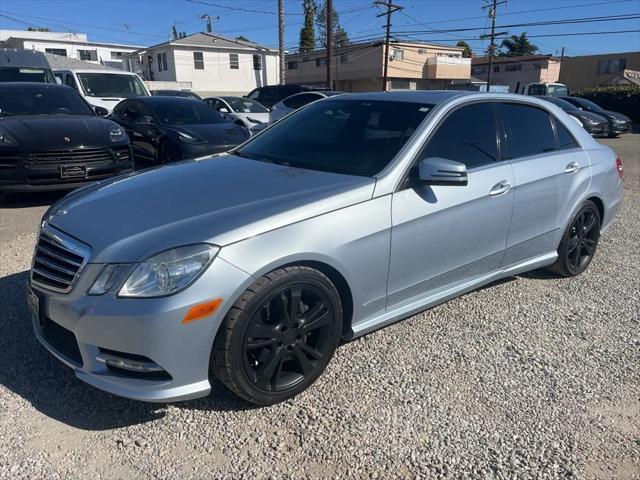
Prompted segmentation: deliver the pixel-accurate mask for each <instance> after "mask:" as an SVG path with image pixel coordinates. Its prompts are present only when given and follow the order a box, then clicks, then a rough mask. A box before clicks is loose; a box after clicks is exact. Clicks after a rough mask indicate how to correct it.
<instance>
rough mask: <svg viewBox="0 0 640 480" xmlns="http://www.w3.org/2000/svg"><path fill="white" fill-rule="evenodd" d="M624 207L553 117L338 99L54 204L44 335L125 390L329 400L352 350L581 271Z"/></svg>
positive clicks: (74, 364)
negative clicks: (340, 362) (325, 375)
mask: <svg viewBox="0 0 640 480" xmlns="http://www.w3.org/2000/svg"><path fill="white" fill-rule="evenodd" d="M621 201H622V165H621V163H620V161H619V160H618V159H617V158H616V155H615V154H614V152H613V151H612V150H611V149H610V148H608V147H606V146H602V145H600V144H598V143H597V142H596V141H595V140H593V139H592V138H591V136H590V135H589V134H588V133H587V132H586V131H585V130H584V129H582V128H581V127H580V126H578V125H576V123H575V122H574V121H573V120H571V118H570V117H569V116H568V115H567V114H566V113H564V112H563V111H562V110H561V109H559V108H557V107H556V106H554V105H553V104H551V103H549V102H545V101H543V100H539V99H534V98H531V97H525V96H516V95H509V94H504V95H503V94H473V93H468V92H437V91H430V92H394V93H370V94H353V95H348V96H344V97H335V98H328V99H325V100H321V101H318V102H314V103H312V104H310V105H308V106H306V107H304V108H302V109H300V110H299V111H298V112H296V113H294V114H292V115H290V116H288V117H287V118H285V119H283V120H282V121H280V122H278V123H277V124H276V125H273V126H272V127H270V128H269V129H268V130H267V131H265V132H263V133H261V134H259V135H256V136H255V137H253V138H252V139H250V140H248V141H247V142H246V143H245V144H243V145H241V146H240V147H238V148H237V149H236V150H234V151H232V152H230V153H228V154H221V155H218V156H214V157H210V158H206V159H199V160H193V161H187V162H182V163H179V164H172V165H168V166H164V167H162V168H159V169H156V170H147V171H143V172H139V173H137V174H132V175H129V176H125V177H119V178H116V179H114V180H111V181H105V182H102V183H99V184H97V185H95V186H92V187H87V188H85V189H82V190H79V191H76V192H74V193H71V194H70V195H68V196H67V197H65V198H64V199H62V200H61V201H60V202H58V203H57V204H55V205H54V206H52V207H51V208H50V210H49V211H48V212H47V213H46V214H45V216H44V218H43V222H42V227H41V230H40V233H39V239H38V244H37V247H36V250H35V255H34V260H33V268H32V271H31V277H30V281H29V295H28V298H29V303H30V307H31V312H32V317H33V327H34V329H35V333H36V336H37V337H38V339H39V340H40V341H41V342H42V343H43V344H44V345H45V347H46V348H47V349H49V351H50V352H51V353H52V354H53V355H55V356H56V357H58V358H59V359H60V360H61V361H63V362H64V363H66V364H67V365H68V366H70V367H71V368H73V369H74V370H75V374H76V375H77V377H78V378H80V379H81V380H83V381H85V382H87V383H89V384H91V385H94V386H95V387H98V388H100V389H103V390H106V391H108V392H111V393H114V394H116V395H121V396H125V397H129V398H133V399H139V400H145V401H162V402H165V401H175V400H184V399H190V398H195V397H200V396H204V395H207V394H208V393H209V392H210V388H211V387H210V380H209V379H210V374H211V373H212V374H214V375H215V376H216V377H217V378H218V379H220V380H221V381H222V382H223V383H224V384H225V385H226V386H227V387H228V388H229V389H230V390H231V391H233V392H235V393H236V394H237V395H238V396H240V397H242V398H243V399H245V400H247V401H249V402H253V403H256V404H262V405H266V404H272V403H275V402H279V401H282V400H285V399H288V398H291V397H292V396H294V395H296V394H298V393H299V392H301V391H302V390H304V389H305V388H307V387H308V386H309V385H311V384H312V383H313V382H314V381H315V379H316V378H317V377H318V376H319V375H320V374H321V373H322V371H323V370H324V368H325V367H326V365H327V363H328V362H329V360H330V358H331V357H332V355H333V353H334V351H335V349H336V347H337V346H338V344H339V342H340V341H341V340H350V339H353V338H355V337H358V336H361V335H364V334H366V333H368V332H371V331H373V330H375V329H378V328H380V327H383V326H385V325H389V324H390V323H393V322H396V321H398V320H400V319H402V318H406V317H408V316H410V315H413V314H415V313H417V312H419V311H422V310H424V309H426V308H429V307H431V306H433V305H436V304H438V303H441V302H444V301H446V300H448V299H451V298H453V297H456V296H458V295H461V294H463V293H465V292H469V291H470V290H473V289H476V288H478V287H480V286H482V285H486V284H488V283H490V282H493V281H495V280H497V279H500V278H503V277H507V276H512V275H515V274H518V273H521V272H525V271H528V270H533V269H537V268H541V267H548V268H550V269H551V270H552V271H554V272H556V273H557V274H558V275H561V276H566V277H570V276H574V275H578V274H580V273H582V272H583V271H584V270H585V269H586V268H587V266H588V265H589V263H590V262H591V259H592V258H593V256H594V254H595V252H596V247H597V245H598V239H599V236H600V234H601V232H603V231H604V230H606V229H607V228H608V227H609V226H610V225H611V223H612V221H613V219H614V216H615V215H616V212H617V211H618V209H619V208H620V205H621ZM344 374H345V375H348V373H347V372H344Z"/></svg>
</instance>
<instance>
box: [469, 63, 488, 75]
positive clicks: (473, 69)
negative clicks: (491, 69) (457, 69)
mask: <svg viewBox="0 0 640 480" xmlns="http://www.w3.org/2000/svg"><path fill="white" fill-rule="evenodd" d="M485 73H487V67H485V66H484V65H483V66H481V67H471V75H484V74H485Z"/></svg>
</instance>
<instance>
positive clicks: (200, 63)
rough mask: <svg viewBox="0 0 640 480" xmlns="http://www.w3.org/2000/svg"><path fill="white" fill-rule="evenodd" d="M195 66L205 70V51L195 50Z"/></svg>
mask: <svg viewBox="0 0 640 480" xmlns="http://www.w3.org/2000/svg"><path fill="white" fill-rule="evenodd" d="M193 68H195V69H196V70H204V53H202V52H193Z"/></svg>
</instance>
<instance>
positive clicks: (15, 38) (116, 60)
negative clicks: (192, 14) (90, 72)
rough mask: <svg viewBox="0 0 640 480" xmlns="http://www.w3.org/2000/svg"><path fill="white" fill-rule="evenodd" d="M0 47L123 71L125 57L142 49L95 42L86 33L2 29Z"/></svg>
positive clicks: (134, 46)
mask: <svg viewBox="0 0 640 480" xmlns="http://www.w3.org/2000/svg"><path fill="white" fill-rule="evenodd" d="M0 48H15V49H18V50H35V51H38V52H45V53H51V54H54V55H59V56H62V57H69V58H74V59H76V60H83V61H85V62H91V63H96V64H102V65H107V66H109V67H114V68H118V69H121V68H122V57H123V55H126V54H128V53H131V52H134V51H136V50H138V49H139V48H141V47H140V46H137V45H122V44H118V43H104V42H93V41H89V39H88V38H87V35H86V34H85V33H69V32H37V31H27V30H0Z"/></svg>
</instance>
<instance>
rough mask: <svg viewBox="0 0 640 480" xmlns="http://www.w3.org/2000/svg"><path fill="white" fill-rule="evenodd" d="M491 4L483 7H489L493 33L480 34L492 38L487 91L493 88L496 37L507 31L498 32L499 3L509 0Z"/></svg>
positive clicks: (495, 1) (494, 1)
mask: <svg viewBox="0 0 640 480" xmlns="http://www.w3.org/2000/svg"><path fill="white" fill-rule="evenodd" d="M491 2H492V3H491V5H485V6H484V7H482V9H483V10H484V9H485V8H488V9H489V16H490V17H491V35H480V38H481V39H482V38H487V36H488V37H489V38H491V44H490V45H489V69H488V71H487V92H489V90H490V88H491V74H492V73H493V57H494V56H495V53H496V52H495V49H496V45H495V39H496V37H497V36H500V35H504V34H506V33H507V32H500V33H496V12H497V9H498V5H501V4H503V3H505V4H506V3H507V0H500V1H498V0H491Z"/></svg>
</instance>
